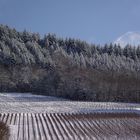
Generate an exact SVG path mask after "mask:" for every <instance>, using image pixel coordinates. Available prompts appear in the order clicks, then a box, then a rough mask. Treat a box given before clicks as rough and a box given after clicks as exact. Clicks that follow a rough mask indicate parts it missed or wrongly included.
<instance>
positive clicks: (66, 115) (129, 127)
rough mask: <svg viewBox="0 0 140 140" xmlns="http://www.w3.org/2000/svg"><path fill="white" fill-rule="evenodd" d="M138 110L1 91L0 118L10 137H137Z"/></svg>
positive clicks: (138, 106)
mask: <svg viewBox="0 0 140 140" xmlns="http://www.w3.org/2000/svg"><path fill="white" fill-rule="evenodd" d="M110 112H111V113H110ZM116 112H117V113H116ZM131 112H132V113H131ZM133 112H134V113H133ZM94 113H95V114H94ZM137 113H140V104H132V103H111V102H108V103H105V102H102V103H101V102H78V101H70V100H65V99H63V98H56V97H50V96H42V95H32V94H31V93H0V120H1V121H2V122H4V123H5V124H7V125H8V126H9V129H10V130H9V131H10V138H9V140H15V139H17V140H34V139H35V140H46V139H47V140H94V139H95V140H96V139H98V140H101V139H105V140H115V139H116V140H124V139H125V140H128V139H129V140H139V139H140V129H139V128H140V115H139V114H137Z"/></svg>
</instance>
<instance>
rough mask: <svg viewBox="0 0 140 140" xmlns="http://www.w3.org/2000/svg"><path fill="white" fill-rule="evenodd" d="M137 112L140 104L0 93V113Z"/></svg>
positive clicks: (139, 110)
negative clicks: (81, 100)
mask: <svg viewBox="0 0 140 140" xmlns="http://www.w3.org/2000/svg"><path fill="white" fill-rule="evenodd" d="M21 112H22V113H65V112H67V113H70V112H71V113H72V112H137V113H140V104H132V103H111V102H107V103H106V102H102V103H101V102H80V101H70V100H66V99H63V98H57V97H51V96H43V95H33V94H31V93H0V113H21Z"/></svg>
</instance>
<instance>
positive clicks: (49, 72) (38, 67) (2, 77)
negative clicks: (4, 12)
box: [0, 25, 140, 102]
mask: <svg viewBox="0 0 140 140" xmlns="http://www.w3.org/2000/svg"><path fill="white" fill-rule="evenodd" d="M0 92H25V93H26V92H32V93H35V94H43V95H49V96H57V97H64V98H68V99H71V100H83V101H105V102H106V101H110V102H140V46H137V47H136V46H131V45H129V44H128V45H126V46H125V47H121V46H120V45H119V44H113V43H110V44H105V45H102V46H101V45H96V44H89V43H87V42H85V41H82V40H80V39H73V38H65V39H64V38H60V37H57V36H56V35H55V34H46V35H44V36H43V37H41V36H40V34H39V33H31V32H28V31H26V30H24V31H23V32H19V31H17V30H16V29H12V28H10V27H8V26H6V25H0Z"/></svg>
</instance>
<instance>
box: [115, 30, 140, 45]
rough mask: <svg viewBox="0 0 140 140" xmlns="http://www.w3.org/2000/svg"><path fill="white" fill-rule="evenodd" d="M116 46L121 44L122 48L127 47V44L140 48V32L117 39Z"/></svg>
mask: <svg viewBox="0 0 140 140" xmlns="http://www.w3.org/2000/svg"><path fill="white" fill-rule="evenodd" d="M114 44H120V46H122V47H125V46H126V45H127V44H130V45H132V46H138V45H140V32H127V33H125V34H123V35H122V36H120V37H119V38H118V39H116V41H114Z"/></svg>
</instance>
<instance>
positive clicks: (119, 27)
mask: <svg viewBox="0 0 140 140" xmlns="http://www.w3.org/2000/svg"><path fill="white" fill-rule="evenodd" d="M0 23H1V24H7V25H9V26H10V27H14V28H16V29H17V30H19V31H22V30H24V29H26V30H27V31H31V32H39V33H40V34H42V35H44V34H45V33H49V32H50V33H55V34H56V35H57V36H60V37H72V38H79V39H82V40H86V41H88V42H93V43H97V44H99V43H100V44H104V43H109V42H112V41H114V40H115V39H116V38H118V37H119V36H120V35H122V34H124V33H126V32H128V31H140V0H0Z"/></svg>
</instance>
